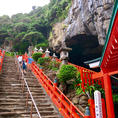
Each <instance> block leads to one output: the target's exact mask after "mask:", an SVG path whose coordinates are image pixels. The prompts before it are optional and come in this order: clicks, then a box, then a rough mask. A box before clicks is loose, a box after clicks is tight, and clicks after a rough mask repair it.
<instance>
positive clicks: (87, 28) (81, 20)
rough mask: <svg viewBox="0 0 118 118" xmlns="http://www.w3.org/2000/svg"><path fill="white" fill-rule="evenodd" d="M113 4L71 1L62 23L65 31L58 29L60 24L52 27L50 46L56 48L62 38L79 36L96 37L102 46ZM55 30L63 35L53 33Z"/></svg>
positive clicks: (104, 0) (99, 0)
mask: <svg viewBox="0 0 118 118" xmlns="http://www.w3.org/2000/svg"><path fill="white" fill-rule="evenodd" d="M113 4H114V0H72V7H71V8H70V11H69V14H68V17H67V19H65V21H64V23H65V25H66V26H67V27H66V31H64V30H65V29H64V28H60V27H61V25H60V24H56V25H54V30H53V32H54V35H53V36H54V37H53V38H52V39H50V40H49V42H50V45H51V46H52V45H53V47H54V46H56V47H57V46H58V44H57V40H58V42H62V38H63V39H64V38H65V39H71V38H72V37H74V36H77V35H81V34H85V35H93V36H98V41H99V44H100V45H104V42H105V36H106V33H107V30H108V26H109V22H110V18H111V14H112V9H113ZM56 28H59V29H58V32H65V33H61V34H60V33H55V30H56ZM56 32H57V30H56ZM55 35H56V37H55ZM59 37H60V38H59ZM55 42H56V43H55ZM59 45H60V43H59Z"/></svg>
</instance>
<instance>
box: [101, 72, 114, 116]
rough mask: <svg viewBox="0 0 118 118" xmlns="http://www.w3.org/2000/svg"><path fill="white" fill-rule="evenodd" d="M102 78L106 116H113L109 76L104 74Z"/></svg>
mask: <svg viewBox="0 0 118 118" xmlns="http://www.w3.org/2000/svg"><path fill="white" fill-rule="evenodd" d="M103 79H104V90H105V99H106V107H107V118H115V114H114V104H113V98H112V89H111V81H110V77H109V76H108V75H107V74H105V75H104V76H103Z"/></svg>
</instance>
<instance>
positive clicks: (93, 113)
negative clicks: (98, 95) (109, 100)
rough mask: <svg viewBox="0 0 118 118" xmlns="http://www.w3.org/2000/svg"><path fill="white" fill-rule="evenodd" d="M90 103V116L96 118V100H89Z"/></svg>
mask: <svg viewBox="0 0 118 118" xmlns="http://www.w3.org/2000/svg"><path fill="white" fill-rule="evenodd" d="M88 103H89V105H90V116H91V118H95V104H94V99H88Z"/></svg>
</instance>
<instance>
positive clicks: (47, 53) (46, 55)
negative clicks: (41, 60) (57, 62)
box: [45, 49, 50, 57]
mask: <svg viewBox="0 0 118 118" xmlns="http://www.w3.org/2000/svg"><path fill="white" fill-rule="evenodd" d="M49 54H50V51H49V50H48V49H46V51H45V57H49V56H50V55H49Z"/></svg>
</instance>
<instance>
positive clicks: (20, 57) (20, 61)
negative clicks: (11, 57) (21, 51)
mask: <svg viewBox="0 0 118 118" xmlns="http://www.w3.org/2000/svg"><path fill="white" fill-rule="evenodd" d="M22 59H23V58H22V56H19V57H18V61H19V63H20V64H22Z"/></svg>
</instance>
